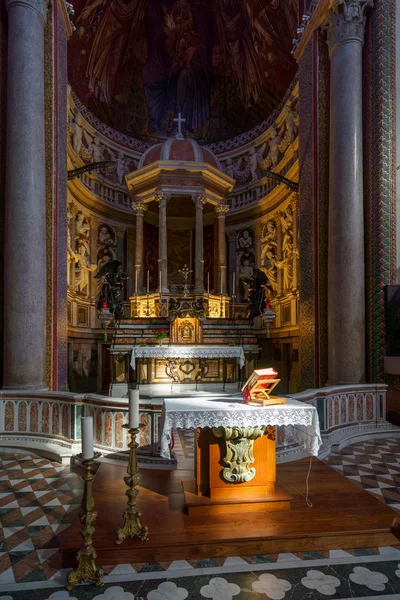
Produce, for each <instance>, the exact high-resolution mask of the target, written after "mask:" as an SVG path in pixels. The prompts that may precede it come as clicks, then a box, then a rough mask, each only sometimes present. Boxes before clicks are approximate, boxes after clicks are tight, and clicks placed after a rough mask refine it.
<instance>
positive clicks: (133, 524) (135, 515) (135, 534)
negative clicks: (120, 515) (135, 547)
mask: <svg viewBox="0 0 400 600" xmlns="http://www.w3.org/2000/svg"><path fill="white" fill-rule="evenodd" d="M141 516H142V513H141V512H140V511H139V509H138V508H128V509H127V510H126V511H125V512H124V520H125V524H124V526H123V527H121V528H120V529H118V530H117V538H118V539H117V540H116V542H115V543H116V544H122V542H123V541H124V540H125V539H126V538H138V539H139V540H141V541H142V542H147V541H148V539H149V528H148V527H147V526H146V525H141V523H140V519H139V517H141Z"/></svg>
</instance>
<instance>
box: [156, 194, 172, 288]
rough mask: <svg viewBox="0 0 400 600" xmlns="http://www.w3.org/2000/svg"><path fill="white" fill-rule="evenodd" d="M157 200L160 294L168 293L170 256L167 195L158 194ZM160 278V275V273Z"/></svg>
mask: <svg viewBox="0 0 400 600" xmlns="http://www.w3.org/2000/svg"><path fill="white" fill-rule="evenodd" d="M155 200H156V202H158V271H159V272H160V271H161V287H162V289H161V290H160V289H159V286H158V289H159V292H160V293H164V292H165V293H168V292H169V289H168V254H167V201H168V198H167V195H166V194H164V192H157V193H156V195H155ZM158 277H159V273H158Z"/></svg>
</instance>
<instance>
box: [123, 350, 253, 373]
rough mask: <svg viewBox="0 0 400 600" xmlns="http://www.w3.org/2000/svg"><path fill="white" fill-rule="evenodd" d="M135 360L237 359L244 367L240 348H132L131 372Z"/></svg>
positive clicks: (242, 353) (134, 365)
mask: <svg viewBox="0 0 400 600" xmlns="http://www.w3.org/2000/svg"><path fill="white" fill-rule="evenodd" d="M137 358H238V359H239V364H240V367H243V366H244V352H243V348H242V346H147V347H144V348H142V347H138V346H133V348H132V357H131V367H132V369H133V370H135V369H136V359H137Z"/></svg>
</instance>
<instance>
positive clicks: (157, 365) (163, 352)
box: [130, 344, 245, 386]
mask: <svg viewBox="0 0 400 600" xmlns="http://www.w3.org/2000/svg"><path fill="white" fill-rule="evenodd" d="M137 361H140V365H139V369H138V375H137V381H138V383H140V384H142V383H166V382H176V383H197V382H200V381H202V382H209V383H214V382H218V381H219V382H221V383H223V384H224V386H225V383H226V382H234V381H238V372H237V367H236V362H237V361H238V362H239V366H240V369H242V368H243V367H244V364H245V355H244V351H243V348H242V346H223V345H219V346H217V345H214V346H213V345H186V344H181V345H165V346H164V345H162V346H143V347H142V346H133V348H132V354H131V362H130V365H131V367H132V369H133V370H136V364H137ZM239 379H240V378H239Z"/></svg>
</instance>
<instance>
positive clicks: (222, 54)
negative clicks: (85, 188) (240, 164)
mask: <svg viewBox="0 0 400 600" xmlns="http://www.w3.org/2000/svg"><path fill="white" fill-rule="evenodd" d="M74 9H75V12H76V16H75V19H74V21H75V23H76V24H77V28H76V31H75V33H74V34H73V35H72V37H71V39H70V41H69V47H68V63H69V69H68V78H69V81H70V82H71V85H72V88H73V90H74V91H75V92H76V93H77V95H78V97H79V99H80V100H81V101H82V102H83V103H84V104H85V105H86V106H87V107H88V108H89V110H90V111H91V112H92V113H93V114H94V115H95V116H96V117H97V118H100V119H101V120H102V121H103V122H104V123H106V124H107V125H109V126H111V127H114V128H115V129H117V130H118V131H120V132H121V133H123V134H127V135H130V136H135V137H139V138H140V139H145V140H148V141H151V142H153V143H154V140H155V139H157V138H165V137H167V136H168V135H171V134H172V133H173V132H174V131H176V123H175V122H174V118H176V117H177V114H178V112H180V113H182V116H183V118H184V119H185V128H186V130H187V131H189V132H191V133H192V135H193V136H194V137H195V138H197V139H198V140H199V141H202V142H204V143H210V142H213V141H220V140H221V139H227V138H230V137H232V136H235V135H238V134H240V133H242V132H244V131H248V130H249V129H251V128H252V127H254V126H255V125H258V124H259V123H260V115H265V116H267V115H269V114H271V113H272V112H273V111H274V109H275V108H276V107H277V106H278V104H279V102H280V100H281V99H282V97H283V95H284V94H285V92H286V90H287V88H288V87H289V84H290V82H291V81H292V79H293V77H294V75H295V72H296V62H295V61H294V59H293V58H292V56H291V54H290V52H291V49H292V39H293V38H294V37H295V36H296V27H297V24H298V21H297V10H298V8H297V0H287V1H286V2H285V3H282V2H276V1H275V2H270V3H269V4H264V3H262V2H259V3H255V2H251V1H250V0H230V1H229V2H226V1H223V0H210V1H209V2H189V1H188V0H166V1H165V2H149V1H148V0H138V1H137V2H134V3H133V2H124V3H118V10H117V9H116V8H115V5H114V3H110V4H105V5H104V4H98V3H96V2H92V3H91V4H89V5H88V3H87V2H86V0H76V2H75V3H74ZM272 82H273V83H272ZM91 145H93V142H92V143H91ZM92 152H94V151H93V150H92ZM88 158H89V157H88Z"/></svg>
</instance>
